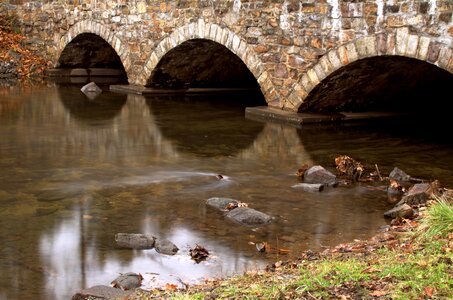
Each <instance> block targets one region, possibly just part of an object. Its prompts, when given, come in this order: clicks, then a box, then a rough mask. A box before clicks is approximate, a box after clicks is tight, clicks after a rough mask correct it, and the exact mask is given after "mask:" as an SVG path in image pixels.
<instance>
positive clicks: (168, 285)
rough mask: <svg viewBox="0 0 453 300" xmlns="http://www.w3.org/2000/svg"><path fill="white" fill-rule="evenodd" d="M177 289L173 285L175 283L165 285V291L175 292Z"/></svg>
mask: <svg viewBox="0 0 453 300" xmlns="http://www.w3.org/2000/svg"><path fill="white" fill-rule="evenodd" d="M177 288H178V286H177V285H176V284H173V283H167V284H165V289H166V290H167V291H173V290H176V289H177Z"/></svg>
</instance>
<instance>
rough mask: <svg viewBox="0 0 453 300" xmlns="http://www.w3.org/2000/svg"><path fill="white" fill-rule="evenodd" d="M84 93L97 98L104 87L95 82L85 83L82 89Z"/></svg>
mask: <svg viewBox="0 0 453 300" xmlns="http://www.w3.org/2000/svg"><path fill="white" fill-rule="evenodd" d="M80 90H81V91H82V93H84V94H85V95H86V96H87V97H88V98H89V99H90V100H93V99H94V98H96V97H97V96H98V95H99V94H100V93H102V89H101V88H100V87H98V86H97V85H96V83H94V82H90V83H88V84H85V85H84V86H83V87H82V88H81V89H80Z"/></svg>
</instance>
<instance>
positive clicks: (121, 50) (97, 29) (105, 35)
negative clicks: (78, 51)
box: [54, 20, 130, 78]
mask: <svg viewBox="0 0 453 300" xmlns="http://www.w3.org/2000/svg"><path fill="white" fill-rule="evenodd" d="M82 33H92V34H95V35H97V36H99V37H101V38H102V39H104V40H105V41H106V42H107V43H108V44H109V45H110V46H111V47H112V48H113V50H115V52H116V53H117V54H118V57H119V58H120V60H121V63H122V64H123V66H124V69H125V71H126V74H127V77H128V78H129V69H130V63H129V57H128V51H127V49H126V47H125V46H124V45H123V43H122V42H121V39H120V38H119V37H118V35H117V34H116V33H115V32H113V31H112V30H110V29H109V28H108V27H106V26H105V25H103V24H101V23H98V22H94V21H91V20H83V21H79V22H77V23H76V24H74V25H73V26H72V27H71V28H69V30H68V31H67V32H66V33H65V34H64V35H63V36H62V37H61V38H60V41H59V43H58V45H57V52H56V59H55V63H54V67H57V64H58V60H59V59H58V58H59V57H60V56H61V54H62V52H63V50H64V49H65V47H66V46H67V45H68V44H69V43H70V42H71V41H72V40H73V39H74V38H75V37H76V36H78V35H79V34H82Z"/></svg>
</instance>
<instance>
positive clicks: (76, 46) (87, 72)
mask: <svg viewBox="0 0 453 300" xmlns="http://www.w3.org/2000/svg"><path fill="white" fill-rule="evenodd" d="M49 75H50V76H52V75H54V76H61V75H63V76H71V77H77V76H88V77H115V78H119V79H120V81H122V82H123V81H125V82H127V74H126V70H125V68H124V66H123V63H122V62H121V59H120V57H119V56H118V54H117V53H116V51H115V49H113V48H112V46H111V45H110V44H109V43H107V42H106V41H105V40H104V39H103V38H102V37H100V36H98V35H96V34H93V33H81V34H79V35H77V36H76V37H75V38H74V39H73V40H72V41H71V42H69V43H68V44H67V45H66V47H65V48H64V49H63V51H62V52H61V55H60V57H59V59H58V63H57V68H56V69H54V70H53V72H50V74H49Z"/></svg>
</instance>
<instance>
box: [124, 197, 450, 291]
mask: <svg viewBox="0 0 453 300" xmlns="http://www.w3.org/2000/svg"><path fill="white" fill-rule="evenodd" d="M420 215H421V217H420V218H419V219H418V220H406V219H401V220H399V221H398V222H396V223H397V224H396V225H392V226H391V229H390V230H389V232H387V233H384V234H381V235H379V236H377V237H376V238H374V239H372V240H370V241H366V242H364V241H358V242H354V243H350V244H344V245H339V246H337V247H335V248H333V249H329V250H326V251H324V252H322V253H313V252H311V251H306V252H304V253H303V254H302V255H301V258H300V259H299V260H297V261H294V262H277V263H275V264H273V265H272V266H270V267H269V268H268V269H267V270H266V271H263V272H254V273H247V274H244V275H242V276H235V277H232V278H229V279H225V280H211V281H207V282H206V284H203V285H199V286H190V287H188V288H187V289H186V290H152V291H138V292H136V293H135V294H134V296H133V297H132V299H142V300H147V299H181V300H182V299H451V297H452V293H451V291H452V287H453V257H452V256H453V255H452V246H453V232H452V229H453V210H452V198H436V199H435V201H432V202H431V204H429V205H428V206H427V208H426V209H425V210H424V211H421V212H420Z"/></svg>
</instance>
